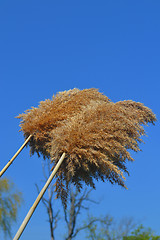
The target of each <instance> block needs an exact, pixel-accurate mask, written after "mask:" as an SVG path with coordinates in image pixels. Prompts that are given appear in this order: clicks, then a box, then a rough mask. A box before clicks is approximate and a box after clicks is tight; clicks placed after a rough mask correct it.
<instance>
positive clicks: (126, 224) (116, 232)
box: [86, 215, 136, 240]
mask: <svg viewBox="0 0 160 240" xmlns="http://www.w3.org/2000/svg"><path fill="white" fill-rule="evenodd" d="M135 226H136V224H135V222H134V220H133V218H123V219H121V220H120V221H119V222H117V221H115V220H114V218H113V217H111V216H109V215H107V216H105V217H101V219H99V222H98V223H94V224H92V226H89V228H88V229H87V237H86V238H87V239H89V240H122V238H123V236H128V235H129V234H130V233H131V231H132V230H133V229H134V228H135Z"/></svg>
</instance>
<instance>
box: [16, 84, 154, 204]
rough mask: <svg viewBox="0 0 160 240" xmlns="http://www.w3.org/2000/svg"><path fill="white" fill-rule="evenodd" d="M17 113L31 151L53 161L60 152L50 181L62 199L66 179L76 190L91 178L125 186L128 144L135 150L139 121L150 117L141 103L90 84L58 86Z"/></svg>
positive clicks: (140, 129) (141, 130)
mask: <svg viewBox="0 0 160 240" xmlns="http://www.w3.org/2000/svg"><path fill="white" fill-rule="evenodd" d="M18 118H20V119H22V121H21V124H20V126H21V130H22V131H23V133H24V136H25V138H27V137H28V136H29V135H32V138H31V140H30V143H29V144H30V149H31V154H33V153H35V152H36V153H37V154H38V156H39V155H40V154H42V156H43V157H44V158H46V157H48V158H50V159H51V161H52V162H53V167H54V166H55V165H56V163H57V162H58V160H59V158H60V156H61V155H62V153H64V152H65V154H66V155H65V160H64V161H63V163H62V165H61V168H60V169H59V171H58V173H57V174H56V183H55V186H56V188H55V190H56V192H57V196H58V197H61V199H62V202H63V203H64V204H66V199H67V189H68V184H69V183H70V182H72V183H73V184H74V185H76V187H77V188H78V189H79V190H80V189H81V188H82V183H83V182H85V183H86V184H87V185H90V186H92V187H93V188H94V187H95V185H94V179H96V180H99V179H101V180H102V181H105V180H109V181H110V182H111V183H112V184H113V183H117V184H119V185H121V186H123V187H125V184H124V179H125V177H124V175H123V172H126V173H128V171H127V168H126V166H125V163H126V160H127V159H128V160H131V161H132V160H133V159H132V157H131V156H130V153H129V152H128V150H129V149H131V150H133V151H139V150H140V149H139V146H138V143H139V142H141V141H142V139H141V136H142V135H144V134H145V131H144V128H143V126H142V125H146V124H147V123H153V124H154V121H156V117H155V115H154V114H153V112H152V111H151V110H150V109H149V108H147V107H145V106H144V105H143V104H142V103H138V102H134V101H131V100H129V101H120V102H117V103H113V102H111V101H110V100H109V99H108V97H106V96H105V95H103V94H102V93H100V92H99V91H98V90H97V89H94V88H92V89H85V90H79V89H73V90H69V91H64V92H60V93H58V94H57V95H55V96H53V99H52V100H45V101H43V102H41V103H40V105H39V107H38V108H32V109H30V110H27V111H26V112H25V113H23V114H20V115H19V116H18Z"/></svg>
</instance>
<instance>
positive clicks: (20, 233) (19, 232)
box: [13, 153, 65, 240]
mask: <svg viewBox="0 0 160 240" xmlns="http://www.w3.org/2000/svg"><path fill="white" fill-rule="evenodd" d="M64 158H65V153H63V154H62V156H61V158H60V159H59V161H58V163H57V164H56V166H55V168H54V170H53V171H52V173H51V175H50V177H49V178H48V180H47V182H46V183H45V185H44V187H43V188H42V190H41V192H40V193H39V195H38V197H37V199H36V200H35V202H34V204H33V205H32V207H31V208H30V210H29V212H28V213H27V215H26V217H25V219H24V221H23V222H22V224H21V226H20V228H19V229H18V231H17V233H16V235H15V237H14V238H13V240H18V239H19V238H20V236H21V235H22V233H23V231H24V229H25V227H26V226H27V223H28V222H29V220H30V218H31V216H32V214H33V213H34V211H35V209H36V207H37V206H38V204H39V202H40V200H41V198H42V197H43V195H44V193H45V191H46V190H47V188H48V186H49V184H50V183H51V181H52V179H53V177H54V176H55V174H56V173H57V171H58V169H59V167H60V165H61V163H62V162H63V160H64Z"/></svg>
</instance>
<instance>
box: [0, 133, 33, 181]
mask: <svg viewBox="0 0 160 240" xmlns="http://www.w3.org/2000/svg"><path fill="white" fill-rule="evenodd" d="M31 137H32V135H30V136H29V137H28V138H27V139H26V141H25V142H24V143H23V145H22V146H21V147H20V148H19V149H18V151H17V152H16V153H15V155H14V156H13V157H12V158H11V160H10V161H9V162H8V163H7V164H6V165H5V167H4V168H3V169H2V170H1V172H0V177H2V175H3V174H4V173H5V171H6V170H7V169H8V168H9V166H10V165H11V164H12V162H13V161H14V159H15V158H16V157H17V156H18V154H19V153H20V152H21V151H22V149H23V148H24V147H25V146H26V144H27V143H28V142H29V140H30V139H31Z"/></svg>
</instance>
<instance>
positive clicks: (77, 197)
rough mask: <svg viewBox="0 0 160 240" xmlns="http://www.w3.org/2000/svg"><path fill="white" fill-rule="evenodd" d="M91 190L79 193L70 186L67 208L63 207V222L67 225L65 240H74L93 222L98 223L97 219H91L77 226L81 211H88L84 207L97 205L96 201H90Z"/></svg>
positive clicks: (87, 208)
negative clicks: (89, 204) (90, 203)
mask: <svg viewBox="0 0 160 240" xmlns="http://www.w3.org/2000/svg"><path fill="white" fill-rule="evenodd" d="M90 192H91V190H87V188H85V189H84V191H83V192H81V193H79V191H78V190H77V189H74V187H73V186H70V190H69V200H68V203H67V208H65V206H63V210H64V217H65V222H66V225H67V234H66V237H65V240H72V239H74V238H75V237H76V236H77V235H78V233H79V232H81V231H82V230H85V229H87V228H89V226H91V225H92V224H93V223H94V222H96V221H99V219H98V218H92V219H89V221H87V223H83V224H82V225H79V223H78V216H79V215H80V214H81V212H82V210H85V211H87V210H89V207H88V206H87V205H86V203H87V202H92V203H97V202H96V201H94V200H92V199H90V197H89V194H90Z"/></svg>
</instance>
